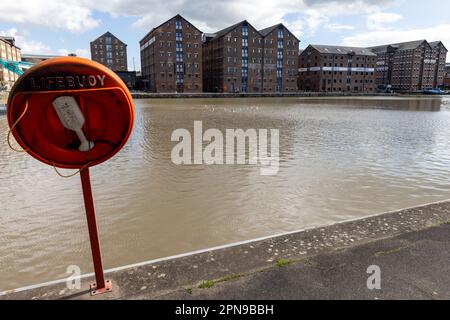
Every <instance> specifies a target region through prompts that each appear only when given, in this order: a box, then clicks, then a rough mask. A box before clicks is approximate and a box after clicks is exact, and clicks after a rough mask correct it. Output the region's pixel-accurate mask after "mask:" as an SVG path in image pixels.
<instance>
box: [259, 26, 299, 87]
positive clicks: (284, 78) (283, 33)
mask: <svg viewBox="0 0 450 320" xmlns="http://www.w3.org/2000/svg"><path fill="white" fill-rule="evenodd" d="M259 33H260V34H261V35H262V36H263V60H262V69H263V92H291V91H297V90H298V85H297V75H298V47H299V43H300V40H299V39H298V38H297V37H296V36H295V35H294V34H293V33H292V32H290V31H289V29H287V28H286V27H285V26H284V25H283V24H281V23H280V24H277V25H274V26H272V27H269V28H266V29H263V30H260V31H259Z"/></svg>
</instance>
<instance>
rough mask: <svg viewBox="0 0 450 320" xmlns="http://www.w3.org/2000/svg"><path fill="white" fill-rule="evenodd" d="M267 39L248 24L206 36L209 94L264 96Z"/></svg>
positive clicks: (205, 71)
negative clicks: (265, 46)
mask: <svg viewBox="0 0 450 320" xmlns="http://www.w3.org/2000/svg"><path fill="white" fill-rule="evenodd" d="M262 42H263V37H262V36H261V34H260V33H259V32H258V30H256V29H255V28H254V27H253V26H252V25H251V24H250V23H248V22H247V21H246V20H244V21H241V22H239V23H236V24H234V25H232V26H230V27H228V28H225V29H223V30H221V31H219V32H217V33H215V34H213V35H206V36H205V37H204V43H203V55H204V60H203V85H204V89H205V91H206V92H249V93H255V92H261V91H262V80H263V74H262V59H263V43H262Z"/></svg>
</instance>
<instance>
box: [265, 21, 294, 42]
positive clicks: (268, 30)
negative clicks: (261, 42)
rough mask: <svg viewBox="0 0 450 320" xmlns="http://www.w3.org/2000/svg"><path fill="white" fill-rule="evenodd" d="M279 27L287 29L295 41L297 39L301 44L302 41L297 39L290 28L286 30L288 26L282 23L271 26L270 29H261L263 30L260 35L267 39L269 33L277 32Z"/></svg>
mask: <svg viewBox="0 0 450 320" xmlns="http://www.w3.org/2000/svg"><path fill="white" fill-rule="evenodd" d="M279 27H282V28H284V29H286V30H287V31H288V32H289V33H290V34H291V35H292V36H293V37H294V38H295V39H297V40H298V41H299V42H300V39H299V38H297V37H296V36H295V35H294V34H293V33H292V32H291V31H290V30H289V29H288V28H286V26H285V25H284V24H282V23H278V24H276V25H274V26H271V27H268V28H265V29H261V30H259V33H260V34H261V35H262V36H263V37H266V36H267V35H268V34H269V33H271V32H272V31H273V30H275V29H277V28H279Z"/></svg>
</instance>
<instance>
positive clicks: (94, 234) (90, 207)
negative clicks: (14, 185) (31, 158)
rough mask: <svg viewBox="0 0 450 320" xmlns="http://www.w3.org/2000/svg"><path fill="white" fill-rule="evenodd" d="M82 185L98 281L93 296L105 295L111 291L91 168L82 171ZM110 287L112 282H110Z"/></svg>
mask: <svg viewBox="0 0 450 320" xmlns="http://www.w3.org/2000/svg"><path fill="white" fill-rule="evenodd" d="M80 176H81V185H82V187H83V197H84V206H85V208H86V218H87V224H88V229H89V240H90V241H91V251H92V259H93V262H94V270H95V279H96V281H97V283H96V285H95V289H94V290H95V291H93V292H92V293H93V294H97V293H103V292H105V291H106V290H108V291H110V290H111V288H110V286H108V287H109V289H108V288H107V286H106V285H105V277H104V275H103V262H102V253H101V249H100V241H99V237H98V228H97V221H96V218H95V207H94V198H93V196H92V188H91V178H90V176H89V168H85V169H83V170H81V171H80ZM108 284H109V285H110V282H109V281H108Z"/></svg>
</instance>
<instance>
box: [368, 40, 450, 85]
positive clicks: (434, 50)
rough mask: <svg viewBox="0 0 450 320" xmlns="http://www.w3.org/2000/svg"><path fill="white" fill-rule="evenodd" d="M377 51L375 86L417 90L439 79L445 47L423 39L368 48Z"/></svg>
mask: <svg viewBox="0 0 450 320" xmlns="http://www.w3.org/2000/svg"><path fill="white" fill-rule="evenodd" d="M370 49H371V50H372V51H373V52H374V53H375V54H377V56H378V57H377V67H376V69H377V71H376V78H377V85H378V86H380V87H386V86H391V87H392V89H393V90H396V91H421V90H425V89H431V88H434V87H436V86H438V85H439V84H438V82H440V81H441V79H442V78H443V73H444V71H443V68H444V67H445V60H446V56H447V49H445V47H444V46H443V45H442V44H441V43H434V44H433V47H432V46H431V45H430V44H429V43H428V42H427V41H426V40H418V41H412V42H405V43H398V44H391V45H386V46H379V47H373V48H370Z"/></svg>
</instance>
